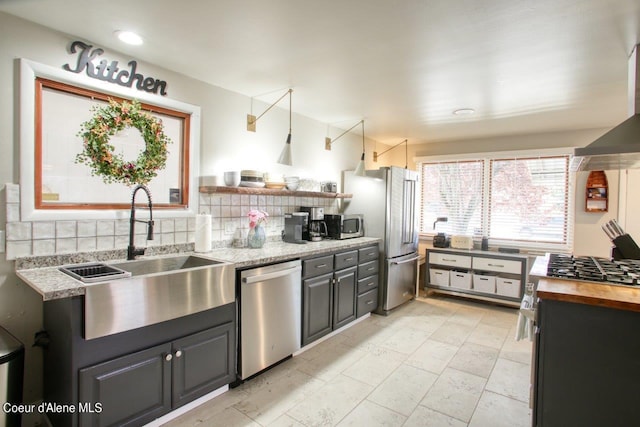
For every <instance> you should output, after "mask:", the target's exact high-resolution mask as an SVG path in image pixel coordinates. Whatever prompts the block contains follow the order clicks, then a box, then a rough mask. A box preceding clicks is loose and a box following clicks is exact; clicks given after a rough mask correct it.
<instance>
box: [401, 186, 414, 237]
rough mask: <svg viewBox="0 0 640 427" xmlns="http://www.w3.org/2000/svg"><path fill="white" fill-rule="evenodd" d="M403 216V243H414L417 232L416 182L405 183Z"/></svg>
mask: <svg viewBox="0 0 640 427" xmlns="http://www.w3.org/2000/svg"><path fill="white" fill-rule="evenodd" d="M403 209H404V212H403V215H402V243H412V242H413V235H414V231H415V181H413V180H408V179H407V180H405V181H404V205H403Z"/></svg>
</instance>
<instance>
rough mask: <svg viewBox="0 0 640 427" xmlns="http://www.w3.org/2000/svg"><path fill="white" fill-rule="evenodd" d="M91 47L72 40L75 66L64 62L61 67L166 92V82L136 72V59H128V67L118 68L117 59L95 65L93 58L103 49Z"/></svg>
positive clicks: (153, 91) (151, 90) (70, 47)
mask: <svg viewBox="0 0 640 427" xmlns="http://www.w3.org/2000/svg"><path fill="white" fill-rule="evenodd" d="M92 48H93V46H91V45H89V44H86V43H83V42H81V41H74V42H73V43H71V45H70V46H69V53H71V54H74V53H76V52H77V53H78V62H77V63H76V67H75V69H72V68H71V66H70V65H69V64H64V65H63V66H62V68H64V69H65V70H67V71H71V72H72V73H81V72H82V70H85V69H86V70H87V76H89V77H91V78H94V79H98V80H103V81H105V82H109V83H115V84H118V85H120V86H125V87H133V85H134V83H135V86H136V89H138V90H143V91H145V92H150V93H155V94H157V93H159V94H160V95H163V96H164V95H166V94H167V82H165V81H164V80H158V79H154V78H153V77H145V76H143V75H142V74H138V73H136V69H137V67H138V63H137V62H136V61H129V63H128V64H127V65H128V66H129V69H120V68H118V61H111V63H109V61H107V60H106V59H103V60H101V61H100V63H98V64H97V65H96V64H95V63H94V62H93V60H94V59H95V58H96V57H98V56H100V55H102V54H103V53H104V50H103V49H100V48H95V49H93V50H91V49H92Z"/></svg>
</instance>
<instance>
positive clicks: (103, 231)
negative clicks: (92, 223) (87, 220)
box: [96, 220, 116, 236]
mask: <svg viewBox="0 0 640 427" xmlns="http://www.w3.org/2000/svg"><path fill="white" fill-rule="evenodd" d="M115 233H116V223H115V221H112V220H99V221H97V223H96V235H98V236H113V235H115Z"/></svg>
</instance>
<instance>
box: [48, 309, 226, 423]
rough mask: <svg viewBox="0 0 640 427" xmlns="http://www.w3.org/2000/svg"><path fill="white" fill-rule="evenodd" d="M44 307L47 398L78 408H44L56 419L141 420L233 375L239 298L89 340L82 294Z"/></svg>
mask: <svg viewBox="0 0 640 427" xmlns="http://www.w3.org/2000/svg"><path fill="white" fill-rule="evenodd" d="M43 314H44V325H45V328H46V331H47V333H48V335H49V339H50V342H49V344H48V346H47V347H46V348H44V349H43V356H44V387H43V401H46V402H57V403H62V402H64V403H71V404H74V405H76V407H77V408H78V410H77V411H76V412H75V413H69V412H65V413H47V414H46V415H47V417H48V418H49V421H50V422H51V424H52V425H54V426H71V427H76V426H108V425H142V424H145V423H146V422H149V421H152V420H153V419H155V418H157V417H159V416H161V415H163V414H165V413H167V412H169V411H171V410H173V409H175V408H177V407H179V406H181V405H184V404H186V403H187V402H189V401H192V400H193V399H196V398H197V397H200V396H202V395H204V394H206V393H208V392H210V391H213V390H216V389H218V388H220V387H222V386H224V385H227V384H230V383H231V382H233V381H234V380H235V371H236V358H235V351H236V318H235V317H236V304H235V303H231V304H225V305H223V306H220V307H216V308H214V309H210V310H205V311H202V312H198V313H194V314H191V315H188V316H183V317H180V318H177V319H174V320H170V321H166V322H161V323H158V324H154V325H150V326H145V327H142V328H137V329H134V330H130V331H126V332H121V333H117V334H113V335H108V336H104V337H101V338H96V339H91V340H86V339H84V336H83V319H84V311H83V298H82V297H70V298H63V299H57V300H51V301H46V302H45V303H44V312H43ZM178 351H180V353H179V357H178ZM167 356H171V357H170V360H169V361H167V360H166V359H167ZM98 403H100V405H101V408H100V409H101V412H98V411H97V409H98V405H97V404H98ZM113 408H117V409H113ZM90 411H93V412H90Z"/></svg>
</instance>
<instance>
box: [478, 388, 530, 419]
mask: <svg viewBox="0 0 640 427" xmlns="http://www.w3.org/2000/svg"><path fill="white" fill-rule="evenodd" d="M529 426H531V410H530V409H529V405H528V404H526V403H524V402H521V401H519V400H515V399H510V398H508V397H505V396H502V395H499V394H495V393H491V392H490V391H485V392H484V393H482V396H481V397H480V401H479V402H478V407H477V409H476V411H475V412H474V413H473V417H472V418H471V422H470V423H469V427H529Z"/></svg>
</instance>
